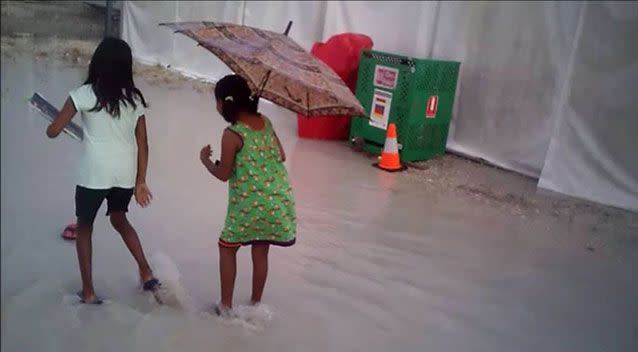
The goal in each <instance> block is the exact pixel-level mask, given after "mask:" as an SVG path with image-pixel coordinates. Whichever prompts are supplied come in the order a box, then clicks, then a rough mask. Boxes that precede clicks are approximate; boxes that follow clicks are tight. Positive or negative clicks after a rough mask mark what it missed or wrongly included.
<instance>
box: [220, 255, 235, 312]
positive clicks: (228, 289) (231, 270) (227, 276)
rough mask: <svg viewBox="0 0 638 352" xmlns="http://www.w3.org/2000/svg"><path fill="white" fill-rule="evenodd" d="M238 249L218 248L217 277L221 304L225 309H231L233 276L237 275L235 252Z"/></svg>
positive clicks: (233, 287) (233, 286)
mask: <svg viewBox="0 0 638 352" xmlns="http://www.w3.org/2000/svg"><path fill="white" fill-rule="evenodd" d="M238 249H239V247H235V248H229V247H223V246H219V277H220V280H221V294H222V300H221V301H222V302H221V304H222V305H223V306H225V308H232V307H233V291H234V289H235V276H236V275H237V250H238Z"/></svg>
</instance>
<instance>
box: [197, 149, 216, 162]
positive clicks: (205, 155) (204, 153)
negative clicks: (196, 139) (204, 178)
mask: <svg viewBox="0 0 638 352" xmlns="http://www.w3.org/2000/svg"><path fill="white" fill-rule="evenodd" d="M211 156H213V151H212V150H211V148H210V144H208V145H205V146H204V147H203V148H202V150H200V151H199V160H200V161H201V162H202V164H204V165H206V162H207V161H210V157H211Z"/></svg>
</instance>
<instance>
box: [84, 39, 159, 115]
mask: <svg viewBox="0 0 638 352" xmlns="http://www.w3.org/2000/svg"><path fill="white" fill-rule="evenodd" d="M84 84H90V85H91V87H92V88H93V92H94V93H95V96H96V97H97V103H96V104H95V107H93V109H91V111H100V110H102V109H106V112H108V113H109V114H110V115H112V116H114V117H119V116H120V102H122V103H124V105H128V104H130V105H131V106H132V107H133V109H135V108H137V104H136V103H135V98H138V99H139V100H140V101H141V102H142V105H143V106H144V107H147V104H146V100H144V96H143V95H142V92H140V90H139V89H137V88H136V87H135V83H133V56H132V55H131V48H130V47H129V46H128V44H126V42H125V41H123V40H122V39H118V38H104V40H102V42H101V43H100V45H98V47H97V49H95V52H94V53H93V57H92V58H91V64H89V77H88V78H87V79H86V82H84Z"/></svg>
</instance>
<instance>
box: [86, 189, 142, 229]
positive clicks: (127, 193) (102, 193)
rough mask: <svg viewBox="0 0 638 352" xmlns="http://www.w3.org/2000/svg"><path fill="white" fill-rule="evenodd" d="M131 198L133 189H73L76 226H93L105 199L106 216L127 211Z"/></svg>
mask: <svg viewBox="0 0 638 352" xmlns="http://www.w3.org/2000/svg"><path fill="white" fill-rule="evenodd" d="M132 196H133V188H117V187H113V188H110V189H91V188H84V187H82V186H76V187H75V216H77V217H78V224H82V225H93V221H95V216H96V215H97V212H98V210H100V207H101V206H102V202H104V199H105V198H106V204H107V206H108V208H107V210H106V215H107V216H108V215H110V214H111V213H113V212H118V211H123V212H127V211H128V205H129V203H130V202H131V197H132Z"/></svg>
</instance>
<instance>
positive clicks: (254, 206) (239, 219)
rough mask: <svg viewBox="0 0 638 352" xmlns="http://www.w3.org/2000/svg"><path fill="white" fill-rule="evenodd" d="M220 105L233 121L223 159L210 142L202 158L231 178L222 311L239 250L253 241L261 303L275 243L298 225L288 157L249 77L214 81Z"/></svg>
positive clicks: (287, 239)
mask: <svg viewBox="0 0 638 352" xmlns="http://www.w3.org/2000/svg"><path fill="white" fill-rule="evenodd" d="M215 99H216V101H217V111H219V113H220V114H221V115H222V117H223V118H224V120H226V121H227V122H229V123H230V124H231V125H230V127H228V128H226V130H225V131H224V134H223V136H222V147H221V160H220V161H217V162H215V163H213V162H212V161H211V159H210V158H211V155H212V151H211V147H210V145H207V146H204V147H203V148H202V150H201V152H200V159H201V161H202V163H203V164H204V166H205V167H206V169H208V171H209V172H210V173H211V174H212V175H213V176H215V177H217V178H218V179H219V180H221V181H224V182H225V181H228V183H229V187H228V190H229V192H228V213H227V216H226V223H225V225H224V229H223V231H222V233H221V236H220V238H219V271H220V279H221V296H222V297H221V303H220V304H218V305H217V306H216V308H215V312H216V313H217V314H219V315H222V314H227V313H228V312H230V310H231V309H232V300H233V289H234V286H235V275H236V269H237V268H236V265H237V264H236V254H237V250H238V249H239V247H241V246H245V245H251V247H252V260H253V288H252V296H251V303H252V304H258V303H259V302H260V301H261V296H262V293H263V290H264V286H265V283H266V275H267V273H268V248H269V246H270V245H277V246H291V245H293V244H294V243H295V234H296V230H297V224H296V216H295V202H294V198H293V195H292V188H291V187H290V183H289V182H288V172H287V171H286V168H285V166H284V164H283V162H284V161H285V159H286V156H285V154H284V150H283V148H282V147H281V143H280V141H279V138H278V137H277V135H276V134H275V131H274V130H273V128H272V124H271V123H270V121H269V120H268V119H267V118H266V117H264V116H262V115H261V114H259V113H258V112H257V99H253V98H252V95H251V91H250V88H249V87H248V84H247V83H246V81H245V80H244V79H243V78H242V77H240V76H238V75H229V76H226V77H224V78H223V79H221V80H220V81H219V82H218V83H217V85H216V86H215Z"/></svg>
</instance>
